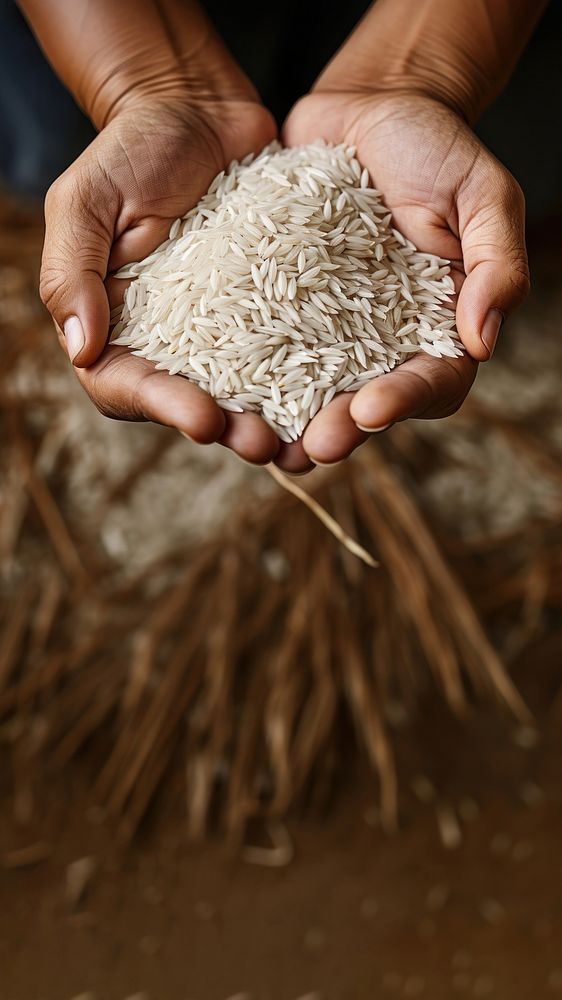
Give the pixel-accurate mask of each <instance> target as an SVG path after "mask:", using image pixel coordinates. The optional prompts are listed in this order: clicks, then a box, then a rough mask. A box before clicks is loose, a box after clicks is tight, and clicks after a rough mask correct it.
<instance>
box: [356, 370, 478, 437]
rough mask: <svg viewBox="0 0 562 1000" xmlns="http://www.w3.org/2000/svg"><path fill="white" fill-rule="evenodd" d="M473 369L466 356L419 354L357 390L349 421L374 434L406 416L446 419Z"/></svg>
mask: <svg viewBox="0 0 562 1000" xmlns="http://www.w3.org/2000/svg"><path fill="white" fill-rule="evenodd" d="M477 368H478V365H477V363H476V361H474V359H473V358H471V357H470V355H469V354H463V356H462V357H460V358H433V357H430V356H429V355H427V354H423V353H421V352H420V353H419V354H416V355H415V357H413V358H411V360H410V361H407V362H405V364H403V365H400V366H399V367H398V368H395V369H394V371H392V372H389V373H388V375H381V376H379V377H378V378H374V379H373V380H372V381H371V382H368V383H367V385H365V386H364V387H363V388H362V389H360V390H359V392H357V393H356V394H355V395H354V397H353V399H352V401H351V406H350V415H351V418H352V419H353V420H354V421H355V423H356V424H357V426H358V427H360V428H362V429H363V430H366V431H371V432H375V431H382V430H386V428H387V427H389V426H390V424H394V423H396V421H398V420H406V419H407V418H408V417H423V418H427V419H433V418H438V417H447V416H449V415H450V414H451V413H454V412H455V411H456V410H458V408H459V406H460V405H461V403H462V402H463V400H464V399H465V397H466V395H467V393H468V391H469V389H470V387H471V385H472V383H473V382H474V379H475V377H476V371H477Z"/></svg>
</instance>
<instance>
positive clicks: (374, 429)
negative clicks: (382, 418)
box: [355, 421, 392, 434]
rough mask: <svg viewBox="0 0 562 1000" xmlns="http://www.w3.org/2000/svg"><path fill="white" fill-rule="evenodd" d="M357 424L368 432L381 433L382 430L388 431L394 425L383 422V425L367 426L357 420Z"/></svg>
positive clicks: (361, 429)
mask: <svg viewBox="0 0 562 1000" xmlns="http://www.w3.org/2000/svg"><path fill="white" fill-rule="evenodd" d="M355 425H356V427H358V428H359V430H360V431H365V433H366V434H381V433H382V431H387V430H388V428H389V427H392V424H383V425H382V427H365V426H364V425H363V424H358V423H357V421H355Z"/></svg>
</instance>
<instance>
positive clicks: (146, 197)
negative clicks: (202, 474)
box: [42, 101, 279, 462]
mask: <svg viewBox="0 0 562 1000" xmlns="http://www.w3.org/2000/svg"><path fill="white" fill-rule="evenodd" d="M213 122H214V123H216V124H215V125H213V124H211V123H213ZM275 132H276V129H275V126H274V123H273V121H272V119H271V116H270V115H269V114H268V113H267V111H266V110H265V109H264V108H263V107H262V106H261V105H259V104H257V103H254V102H252V101H247V102H242V101H237V102H231V103H230V104H228V105H227V104H223V105H222V106H221V108H220V109H219V111H217V112H216V114H215V116H213V113H212V111H211V109H210V108H205V109H202V110H200V111H197V112H194V111H193V110H190V109H184V108H175V109H173V110H171V109H166V110H164V111H163V110H162V108H158V109H157V111H156V112H153V111H151V109H150V108H149V107H143V108H142V110H140V111H138V112H134V113H130V114H127V115H126V116H123V117H122V118H116V119H115V120H114V121H113V122H112V123H111V124H110V125H109V126H108V127H107V128H106V129H104V131H103V132H102V133H101V134H100V135H99V136H98V138H97V139H96V140H95V141H94V143H93V144H92V145H91V146H90V147H89V148H88V149H87V150H86V151H85V153H84V154H83V155H82V156H81V157H80V158H79V160H78V161H77V162H76V163H75V164H74V165H73V167H72V168H71V169H70V170H69V172H68V174H67V176H66V178H65V176H64V175H63V178H62V179H61V180H59V182H57V185H58V187H57V186H55V189H54V192H53V195H52V196H51V204H49V205H48V217H49V215H50V216H51V217H53V218H58V217H59V216H60V213H59V212H58V211H57V204H56V203H57V200H58V199H59V198H63V199H64V201H65V204H66V205H68V204H69V203H71V204H73V206H76V203H77V202H84V203H85V204H87V212H88V217H87V223H86V220H85V224H84V235H86V233H87V235H88V238H89V241H90V243H91V249H90V250H89V254H90V267H89V270H88V272H87V273H88V278H87V281H88V282H89V286H87V287H86V293H87V294H86V295H85V296H84V300H85V301H84V305H83V315H85V316H86V321H87V323H88V325H89V329H90V330H91V331H92V332H93V335H92V337H91V338H90V340H89V342H88V343H87V346H86V348H85V349H84V350H83V351H82V352H81V354H80V359H79V365H80V367H79V368H78V377H79V378H80V381H81V382H82V385H83V386H84V388H85V389H86V391H87V392H88V394H89V395H90V397H91V398H92V400H93V401H94V403H95V404H96V405H97V406H98V408H99V409H101V410H102V412H103V413H105V414H106V415H108V416H112V417H118V418H124V419H151V420H156V421H159V422H161V423H164V424H169V425H171V426H174V427H177V428H178V429H180V430H181V431H182V432H183V433H185V434H186V435H187V436H189V437H192V438H193V439H194V440H197V441H199V442H201V443H205V442H210V441H214V440H217V439H219V440H220V441H221V442H222V443H223V444H225V445H227V446H228V447H231V448H233V449H234V450H235V451H237V452H238V453H239V454H240V455H241V457H243V458H246V459H248V460H250V461H257V462H262V461H268V460H270V459H271V458H272V457H273V456H274V455H275V453H276V451H277V450H278V448H279V442H278V439H277V437H276V435H275V434H274V433H273V431H272V430H271V429H270V428H269V427H268V426H267V424H265V422H264V421H262V420H261V419H260V418H258V417H257V415H255V414H243V415H237V414H230V413H229V414H226V415H225V414H224V413H223V412H222V411H221V410H219V408H218V406H217V404H216V403H215V402H214V400H212V399H211V398H210V397H208V396H207V395H206V394H205V393H203V392H201V390H199V389H198V388H197V387H196V386H194V385H191V384H190V383H189V382H187V381H186V380H185V379H183V378H181V376H174V377H172V378H170V377H169V376H168V375H166V374H164V373H162V372H158V371H155V369H154V367H153V366H152V365H150V363H148V362H146V361H144V360H143V359H141V358H136V357H133V356H132V355H130V354H129V352H128V351H127V350H126V349H124V348H119V347H116V346H113V345H111V344H109V345H107V344H106V340H107V331H108V313H109V308H108V307H109V306H111V307H115V306H118V305H120V303H121V302H122V299H123V293H124V289H125V285H126V283H125V282H123V281H121V280H118V279H116V278H114V277H112V276H111V274H112V272H114V271H115V270H117V269H118V268H119V267H121V266H122V265H124V264H127V263H131V262H132V261H136V260H141V259H142V258H143V257H146V256H147V255H148V254H150V253H151V252H152V251H153V250H154V249H156V247H157V246H158V245H159V244H160V243H161V242H162V241H163V240H164V239H165V238H166V237H167V235H168V231H169V229H170V225H171V223H172V222H173V220H174V219H176V218H177V217H178V216H180V215H183V214H185V212H187V211H188V210H189V209H190V208H191V207H192V206H193V205H194V204H196V203H197V201H198V200H199V198H200V197H201V196H202V195H203V194H204V193H205V191H206V190H207V189H208V187H209V184H210V182H211V180H212V179H213V178H214V177H215V176H216V174H217V173H219V171H220V170H223V169H224V168H225V167H226V166H227V165H228V163H229V162H230V161H231V160H233V159H237V158H240V157H243V156H245V155H246V153H248V152H249V151H251V150H253V151H259V150H260V149H261V148H262V147H263V146H264V145H266V144H267V143H268V142H270V141H271V140H272V139H273V138H274V136H275ZM53 200H54V204H52V202H53ZM86 200H87V201H86ZM92 209H94V211H92ZM75 211H76V209H75ZM77 214H79V210H78V212H77ZM92 217H93V221H92ZM72 221H73V225H74V226H75V227H76V221H77V220H76V218H73V220H72ZM54 225H56V222H55V223H54ZM54 225H52V226H51V232H50V233H49V230H48V235H49V237H50V240H52V229H53V228H54ZM109 233H111V234H112V242H111V245H109V240H108V234H109ZM57 235H58V234H57ZM48 244H49V241H48V243H47V245H48ZM107 273H109V277H107V278H106V280H105V285H106V291H107V296H106V294H105V293H104V290H103V287H102V286H101V285H100V284H99V277H98V275H99V276H100V277H105V276H106V274H107ZM59 287H60V270H59V268H58V267H51V266H50V261H49V257H48V253H47V252H46V255H45V259H44V266H43V276H42V288H43V295H44V301H46V304H47V305H49V307H51V303H53V304H55V306H56V298H57V295H58V294H59Z"/></svg>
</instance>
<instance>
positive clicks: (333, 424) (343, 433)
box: [303, 392, 367, 465]
mask: <svg viewBox="0 0 562 1000" xmlns="http://www.w3.org/2000/svg"><path fill="white" fill-rule="evenodd" d="M352 400H353V393H350V392H342V393H341V395H339V396H336V397H335V399H333V400H332V402H331V403H329V405H328V406H327V407H326V408H325V409H323V410H320V412H319V413H317V414H316V416H315V417H314V419H313V420H311V422H310V424H309V425H308V427H307V428H306V430H305V432H304V436H303V445H304V449H305V451H306V453H307V455H308V456H309V458H310V459H312V461H313V462H314V463H315V464H316V465H333V464H334V463H335V462H341V461H342V460H343V459H344V458H347V457H348V456H349V455H351V452H352V451H354V450H355V448H357V447H358V445H360V444H362V443H363V441H364V440H365V438H366V436H367V435H366V434H365V433H364V432H363V431H362V430H361V429H360V428H358V427H357V424H356V423H355V422H354V420H353V419H352V417H351V415H350V412H349V408H350V404H351V402H352Z"/></svg>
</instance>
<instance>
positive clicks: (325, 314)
mask: <svg viewBox="0 0 562 1000" xmlns="http://www.w3.org/2000/svg"><path fill="white" fill-rule="evenodd" d="M369 183H370V180H369V175H368V171H367V170H366V169H362V167H361V166H360V164H359V163H358V161H357V159H356V158H355V149H354V148H353V147H349V146H343V145H342V146H330V145H327V144H325V143H322V142H318V143H315V144H314V145H309V146H301V147H297V148H293V149H283V148H281V147H280V146H279V144H278V143H273V144H272V145H270V146H268V147H266V149H264V150H263V152H262V153H260V154H259V156H257V157H254V156H253V155H250V156H247V157H246V158H245V159H244V160H242V161H241V162H240V163H238V162H236V161H235V162H233V163H232V164H231V165H230V167H229V168H228V170H227V171H223V172H222V173H220V174H219V175H218V176H217V177H216V178H215V180H214V181H213V183H212V184H211V186H210V188H209V191H208V193H207V194H206V195H205V196H204V197H203V198H202V199H201V201H200V202H199V204H198V205H196V206H195V208H193V209H191V211H189V212H188V213H187V214H186V215H185V216H184V217H183V218H182V219H176V221H175V222H174V223H173V225H172V227H171V229H170V236H169V239H168V240H166V241H165V242H164V243H162V245H161V246H160V247H159V248H158V249H157V250H156V251H155V252H154V253H152V254H151V255H150V256H149V257H147V258H146V259H145V260H143V261H141V262H140V263H136V264H130V265H127V266H126V267H124V268H122V269H121V270H120V271H119V272H118V274H117V277H120V278H129V279H132V281H131V284H130V285H129V287H128V288H127V291H126V293H125V300H124V305H123V308H122V310H121V309H119V310H118V311H117V315H114V316H113V317H112V318H113V319H118V320H119V321H118V322H117V325H116V327H115V329H114V331H113V338H112V339H113V343H116V344H123V345H126V346H127V347H130V348H132V349H133V353H134V354H136V355H139V356H140V357H144V358H147V359H148V360H150V361H152V362H154V363H155V365H156V368H158V369H163V370H166V371H168V372H169V373H170V374H171V375H179V374H181V375H184V376H186V377H187V378H189V379H190V381H192V382H194V383H196V384H197V385H199V386H200V387H201V388H202V389H204V390H205V391H206V392H208V393H209V394H210V395H211V396H213V397H214V398H215V399H216V400H217V402H218V404H219V405H220V406H221V407H223V408H224V409H226V410H230V411H234V412H243V411H244V410H254V411H256V412H259V413H260V414H261V416H262V417H263V419H264V420H265V421H266V422H267V423H268V424H269V425H270V426H271V427H273V429H274V430H275V431H276V433H277V434H278V435H279V437H280V438H281V439H282V440H283V441H287V442H290V441H295V440H297V439H298V438H299V437H300V436H301V434H302V433H303V431H304V428H305V427H306V425H307V424H308V422H309V421H310V420H311V419H312V417H314V415H315V414H316V413H318V411H319V409H320V408H321V407H323V406H326V405H327V404H328V403H329V402H330V401H331V400H332V399H333V397H334V396H335V395H336V393H340V392H346V391H347V392H351V391H353V390H357V389H360V388H361V387H362V386H363V385H365V383H366V382H367V381H368V380H369V379H371V378H373V377H375V376H378V375H382V374H384V373H386V372H389V371H391V369H393V368H394V367H395V366H396V365H399V364H402V362H404V361H406V360H407V359H408V358H410V357H411V356H412V354H414V353H416V352H418V351H425V352H426V353H427V354H430V355H432V356H434V357H443V356H445V357H458V356H460V354H461V353H462V350H461V347H460V342H459V339H458V335H457V332H456V329H455V316H454V311H453V309H452V307H451V294H452V292H453V291H454V286H453V280H452V278H451V276H450V266H449V262H448V261H446V260H443V259H441V258H440V257H437V256H435V255H434V254H429V253H424V252H422V251H419V250H417V249H416V247H415V246H414V244H413V243H411V242H410V241H409V240H407V239H405V237H404V236H403V235H402V234H401V233H400V232H398V231H397V230H396V229H394V228H393V227H392V220H391V215H390V213H389V212H388V210H387V208H386V207H385V205H384V204H383V202H382V198H381V195H380V193H379V192H378V191H376V190H375V189H374V188H372V187H370V186H369Z"/></svg>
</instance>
